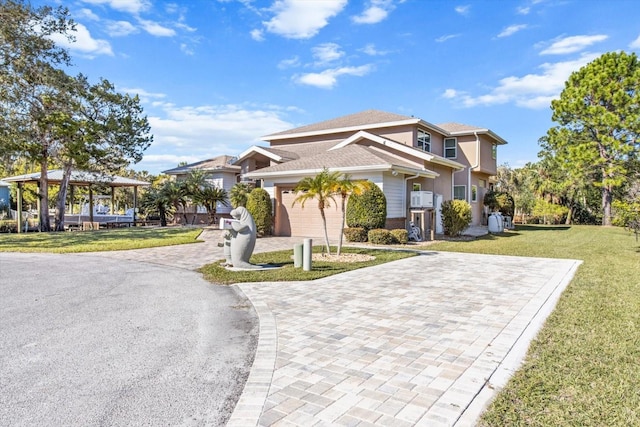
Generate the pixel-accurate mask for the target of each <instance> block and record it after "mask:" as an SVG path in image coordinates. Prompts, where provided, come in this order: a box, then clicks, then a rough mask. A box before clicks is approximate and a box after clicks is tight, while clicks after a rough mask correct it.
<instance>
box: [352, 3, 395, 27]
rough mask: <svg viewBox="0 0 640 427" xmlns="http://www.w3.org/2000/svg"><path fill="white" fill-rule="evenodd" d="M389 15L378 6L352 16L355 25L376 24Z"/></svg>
mask: <svg viewBox="0 0 640 427" xmlns="http://www.w3.org/2000/svg"><path fill="white" fill-rule="evenodd" d="M388 15H389V12H388V11H386V10H384V9H383V8H381V7H378V6H371V7H370V8H368V9H367V10H365V11H364V12H362V14H360V15H357V16H354V17H353V18H352V20H353V22H355V23H356V24H377V23H378V22H380V21H384V19H385V18H386V17H387V16H388Z"/></svg>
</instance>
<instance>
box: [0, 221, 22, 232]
mask: <svg viewBox="0 0 640 427" xmlns="http://www.w3.org/2000/svg"><path fill="white" fill-rule="evenodd" d="M17 232H18V225H17V224H16V220H15V219H3V220H0V233H17Z"/></svg>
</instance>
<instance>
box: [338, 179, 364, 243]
mask: <svg viewBox="0 0 640 427" xmlns="http://www.w3.org/2000/svg"><path fill="white" fill-rule="evenodd" d="M371 185H373V183H372V182H371V181H366V180H356V181H353V180H352V179H351V175H349V174H344V175H342V178H340V179H339V180H338V181H336V183H335V184H334V186H333V192H334V193H335V194H337V195H339V196H340V199H341V200H340V201H341V204H340V209H341V210H342V226H341V227H340V240H339V242H338V255H340V252H341V251H342V234H343V230H344V225H345V221H346V218H347V213H346V206H347V198H348V197H349V196H350V195H351V194H358V195H360V194H362V193H363V192H364V191H366V190H368V189H370V188H371Z"/></svg>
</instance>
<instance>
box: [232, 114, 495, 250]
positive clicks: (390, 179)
mask: <svg viewBox="0 0 640 427" xmlns="http://www.w3.org/2000/svg"><path fill="white" fill-rule="evenodd" d="M263 139H264V140H265V141H267V142H268V143H269V145H268V146H264V147H261V146H253V147H251V148H249V149H247V150H246V151H244V152H243V153H241V154H240V155H239V156H238V158H237V159H236V160H235V162H234V165H237V166H239V167H240V177H241V178H240V179H241V180H243V181H255V182H257V184H258V185H260V186H262V187H263V188H264V189H265V190H267V191H268V192H269V194H270V195H271V197H272V199H273V200H274V217H275V224H274V226H275V230H274V232H275V234H276V235H280V236H288V235H290V236H308V237H320V236H322V223H321V218H320V214H319V212H318V209H317V207H316V206H315V205H314V204H313V203H308V204H306V205H305V207H304V208H302V207H301V206H300V205H299V204H296V205H293V200H294V199H295V194H294V192H293V191H292V190H293V188H294V187H295V185H296V183H297V182H298V181H300V180H301V179H302V178H304V177H306V176H313V175H315V174H317V173H318V172H320V171H321V170H322V169H323V168H324V167H326V168H329V169H330V170H332V171H339V172H342V173H347V174H350V175H351V177H352V179H368V180H370V181H372V182H374V183H375V184H376V185H378V186H379V187H380V189H381V190H382V191H383V192H384V193H385V196H386V198H387V224H386V226H387V228H405V227H407V226H408V224H409V221H413V222H415V223H417V225H419V226H420V227H421V228H422V229H423V231H426V230H429V229H434V230H436V231H438V232H440V231H441V225H440V222H439V218H438V216H437V215H436V213H437V212H438V209H437V208H438V206H439V204H440V203H441V202H442V201H443V200H450V199H453V198H460V199H465V200H467V201H468V202H469V203H470V204H471V206H472V209H473V224H475V225H480V224H482V222H483V214H484V213H485V212H484V209H483V205H482V200H483V197H484V194H485V192H486V191H487V190H488V188H489V187H490V185H491V177H492V176H493V175H495V173H496V170H497V162H496V153H497V146H498V145H503V144H506V141H505V140H504V139H502V138H501V137H499V136H498V135H496V134H495V133H494V132H492V131H491V130H489V129H485V128H478V127H473V126H467V125H461V124H458V123H445V124H440V125H434V124H431V123H429V122H426V121H424V120H422V119H420V118H416V117H411V116H404V115H399V114H394V113H388V112H384V111H378V110H367V111H363V112H360V113H355V114H350V115H347V116H343V117H338V118H335V119H331V120H327V121H323V122H319V123H314V124H310V125H307V126H302V127H298V128H295V129H290V130H287V131H284V132H279V133H274V134H272V135H267V136H265V137H264V138H263ZM326 215H327V222H328V229H329V232H330V237H331V238H332V239H334V238H337V237H338V235H339V233H340V232H341V230H340V218H341V214H340V209H339V206H338V204H334V205H333V206H331V207H330V208H329V209H327V210H326Z"/></svg>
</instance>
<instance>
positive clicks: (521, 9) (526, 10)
mask: <svg viewBox="0 0 640 427" xmlns="http://www.w3.org/2000/svg"><path fill="white" fill-rule="evenodd" d="M529 12H531V8H530V7H529V6H520V7H517V8H516V13H517V14H518V15H528V14H529Z"/></svg>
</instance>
